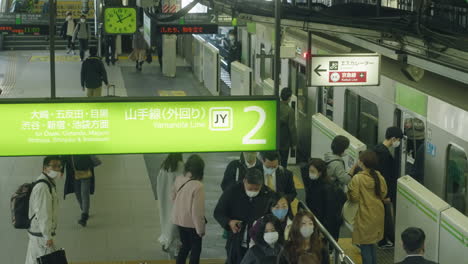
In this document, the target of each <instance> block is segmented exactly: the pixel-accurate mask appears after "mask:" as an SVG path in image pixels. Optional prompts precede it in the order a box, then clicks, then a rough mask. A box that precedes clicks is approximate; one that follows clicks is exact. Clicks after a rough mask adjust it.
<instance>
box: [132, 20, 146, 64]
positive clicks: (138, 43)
mask: <svg viewBox="0 0 468 264" xmlns="http://www.w3.org/2000/svg"><path fill="white" fill-rule="evenodd" d="M132 44H133V51H132V53H131V54H130V55H129V59H131V60H133V61H135V63H136V69H137V71H141V70H142V67H143V62H145V60H146V50H147V49H148V44H147V43H146V40H145V37H144V36H143V27H140V28H139V29H138V30H137V31H136V32H135V34H133V42H132Z"/></svg>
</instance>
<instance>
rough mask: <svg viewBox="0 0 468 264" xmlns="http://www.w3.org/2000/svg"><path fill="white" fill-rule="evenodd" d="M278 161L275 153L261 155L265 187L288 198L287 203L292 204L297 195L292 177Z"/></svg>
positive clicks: (277, 155)
mask: <svg viewBox="0 0 468 264" xmlns="http://www.w3.org/2000/svg"><path fill="white" fill-rule="evenodd" d="M279 159H280V157H279V154H278V152H276V151H270V152H264V153H263V154H262V161H263V176H264V179H265V185H266V186H268V188H270V189H271V190H273V191H275V192H281V193H284V194H285V195H286V197H288V202H292V201H293V200H294V198H295V197H296V195H297V192H296V187H295V186H294V179H293V177H294V176H293V173H292V172H291V171H290V170H288V169H285V168H283V167H282V166H280V164H279Z"/></svg>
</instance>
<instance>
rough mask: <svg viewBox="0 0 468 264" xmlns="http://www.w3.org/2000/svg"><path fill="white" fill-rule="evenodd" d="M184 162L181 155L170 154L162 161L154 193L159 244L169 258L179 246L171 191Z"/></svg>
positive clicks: (175, 252) (182, 171)
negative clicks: (157, 217)
mask: <svg viewBox="0 0 468 264" xmlns="http://www.w3.org/2000/svg"><path fill="white" fill-rule="evenodd" d="M183 173H184V162H183V160H182V154H181V153H171V154H169V155H168V156H167V157H166V159H165V160H164V161H163V163H162V165H161V169H160V170H159V175H158V178H157V180H156V186H157V187H156V191H157V194H158V204H159V222H160V226H161V235H160V236H159V239H158V241H159V243H160V244H161V246H162V249H163V251H165V252H168V253H169V254H170V255H171V256H177V251H178V247H179V244H180V241H179V234H178V230H177V226H176V225H174V224H173V223H172V220H171V218H172V208H173V201H172V198H173V197H172V189H173V188H174V181H175V179H176V177H177V176H180V175H183Z"/></svg>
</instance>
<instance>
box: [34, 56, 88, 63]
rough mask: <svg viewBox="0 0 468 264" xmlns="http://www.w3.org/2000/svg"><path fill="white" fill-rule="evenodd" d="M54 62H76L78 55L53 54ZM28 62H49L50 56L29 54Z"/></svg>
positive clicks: (78, 58)
mask: <svg viewBox="0 0 468 264" xmlns="http://www.w3.org/2000/svg"><path fill="white" fill-rule="evenodd" d="M55 61H56V62H78V61H80V56H72V55H69V56H67V55H57V56H55ZM29 62H50V56H48V55H47V56H31V58H30V59H29Z"/></svg>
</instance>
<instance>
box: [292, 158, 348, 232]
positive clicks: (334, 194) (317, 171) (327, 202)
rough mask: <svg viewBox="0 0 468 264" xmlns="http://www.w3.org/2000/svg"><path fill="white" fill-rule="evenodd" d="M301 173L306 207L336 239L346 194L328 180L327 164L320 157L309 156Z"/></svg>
mask: <svg viewBox="0 0 468 264" xmlns="http://www.w3.org/2000/svg"><path fill="white" fill-rule="evenodd" d="M301 174H302V181H303V183H304V187H305V188H304V189H305V193H306V204H307V207H309V209H310V210H311V211H312V213H314V215H315V216H316V217H317V219H318V220H319V221H320V222H321V223H322V224H323V225H324V226H325V228H326V229H327V230H328V232H329V233H330V234H331V235H332V237H333V238H334V239H335V240H336V241H338V238H339V234H340V226H341V223H342V218H341V209H342V206H343V203H344V202H345V200H346V196H344V193H343V191H341V189H339V188H338V187H336V185H333V184H332V183H331V182H330V178H329V177H328V175H327V164H326V163H325V161H323V160H321V159H316V158H311V159H310V160H309V162H308V163H307V166H305V167H304V168H303V169H302V170H301Z"/></svg>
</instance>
